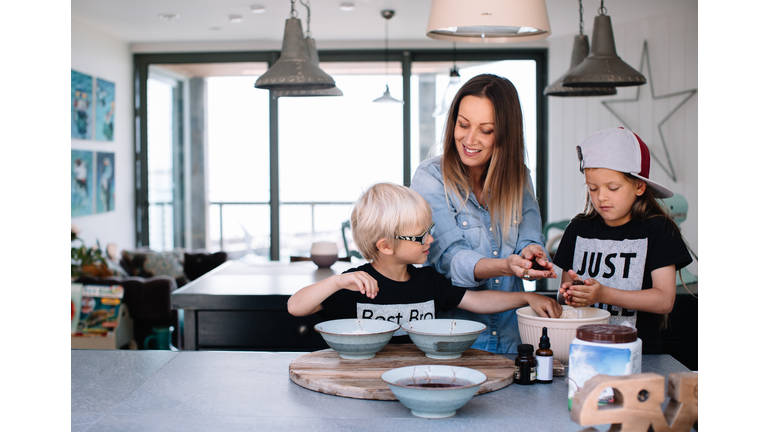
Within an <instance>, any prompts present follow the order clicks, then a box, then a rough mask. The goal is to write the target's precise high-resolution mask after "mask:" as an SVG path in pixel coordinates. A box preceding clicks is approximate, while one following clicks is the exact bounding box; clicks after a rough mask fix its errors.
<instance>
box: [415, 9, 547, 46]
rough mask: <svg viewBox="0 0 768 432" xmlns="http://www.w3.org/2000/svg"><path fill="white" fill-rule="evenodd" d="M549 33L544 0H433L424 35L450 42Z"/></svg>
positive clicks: (521, 38)
mask: <svg viewBox="0 0 768 432" xmlns="http://www.w3.org/2000/svg"><path fill="white" fill-rule="evenodd" d="M550 34H551V31H550V27H549V15H547V5H546V3H545V1H544V0H472V1H467V0H432V8H431V9H430V11H429V21H428V23H427V36H428V37H431V38H432V39H438V40H446V41H453V42H478V43H509V42H525V41H533V40H539V39H544V38H546V37H549V35H550Z"/></svg>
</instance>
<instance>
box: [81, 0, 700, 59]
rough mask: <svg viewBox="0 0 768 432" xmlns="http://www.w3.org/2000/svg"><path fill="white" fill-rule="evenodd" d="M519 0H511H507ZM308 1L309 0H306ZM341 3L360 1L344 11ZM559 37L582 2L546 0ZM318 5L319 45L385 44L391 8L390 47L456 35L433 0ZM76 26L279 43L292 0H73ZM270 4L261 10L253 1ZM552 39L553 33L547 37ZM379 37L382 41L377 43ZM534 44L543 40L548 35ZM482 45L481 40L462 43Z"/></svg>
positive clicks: (137, 35) (667, 9) (622, 1)
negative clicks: (438, 22)
mask: <svg viewBox="0 0 768 432" xmlns="http://www.w3.org/2000/svg"><path fill="white" fill-rule="evenodd" d="M507 1H512V0H507ZM582 2H583V5H584V27H585V32H586V33H587V34H590V33H591V29H592V22H593V20H594V16H595V15H597V9H598V8H599V6H600V0H582ZM305 3H306V2H305ZM342 3H351V4H352V5H354V9H353V10H352V11H343V10H341V8H340V5H341V4H342ZM546 3H547V9H548V13H549V20H550V26H551V28H552V37H557V36H566V35H573V34H577V33H578V31H579V2H578V1H577V0H546ZM691 3H694V4H696V3H697V2H696V0H674V1H670V0H643V1H637V0H608V1H605V2H604V5H605V7H606V9H607V15H609V16H610V17H611V20H612V23H613V24H614V25H616V24H620V23H622V22H626V21H635V20H638V19H643V18H649V17H653V16H660V15H668V14H672V13H677V12H683V11H690V5H691ZM307 4H309V5H310V9H311V19H310V29H309V30H310V31H311V35H312V37H313V38H314V39H315V40H316V41H317V46H318V48H320V49H327V48H328V47H333V46H334V44H335V45H337V46H338V45H339V44H342V45H343V44H358V46H359V44H361V43H362V44H366V43H367V44H368V45H369V46H371V47H378V45H380V44H382V41H383V39H384V26H385V24H384V23H385V20H384V18H382V17H381V11H382V10H385V9H391V10H394V11H395V16H394V17H393V18H392V19H391V20H390V23H389V40H390V47H392V48H397V47H398V46H400V47H409V46H413V45H414V44H415V45H422V46H428V47H430V46H434V47H436V48H448V47H450V46H451V43H450V42H445V41H436V40H433V39H430V38H428V37H426V35H425V33H426V25H427V20H428V17H429V10H430V7H431V0H315V1H314V2H310V3H307ZM71 5H72V18H73V25H76V24H77V21H78V20H79V21H82V22H85V23H87V24H89V25H91V26H93V27H96V28H98V29H100V30H102V31H104V32H106V33H109V34H111V35H114V36H115V37H117V38H119V39H121V40H124V41H126V42H128V43H130V44H132V45H134V46H135V45H136V44H144V45H147V44H173V43H195V42H202V43H212V42H217V43H224V42H226V43H238V42H240V43H242V42H254V41H258V42H260V43H267V44H273V45H274V46H275V47H277V48H279V46H280V41H281V40H282V37H283V30H284V26H285V20H286V19H287V18H289V17H290V13H291V1H290V0H71ZM253 5H261V6H264V11H263V12H262V13H253V12H251V6H253ZM295 8H296V11H297V12H298V17H299V18H300V19H301V21H302V25H303V26H304V29H305V30H306V26H307V9H306V8H305V7H304V6H303V5H302V4H301V2H300V1H298V0H297V1H296V2H295ZM162 14H176V15H178V16H179V18H178V19H172V20H161V19H159V18H158V17H159V16H160V15H162ZM230 15H240V16H241V22H239V23H233V22H230V18H229V17H230ZM543 43H544V44H546V39H544V40H543ZM374 44H375V45H374ZM529 44H538V45H541V44H542V41H537V42H530V43H529ZM460 45H463V46H469V45H472V46H478V45H479V44H469V43H466V44H460Z"/></svg>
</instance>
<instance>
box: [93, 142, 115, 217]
mask: <svg viewBox="0 0 768 432" xmlns="http://www.w3.org/2000/svg"><path fill="white" fill-rule="evenodd" d="M96 184H97V187H96V190H97V192H96V213H104V212H108V211H112V210H114V209H115V154H114V153H102V152H98V153H96Z"/></svg>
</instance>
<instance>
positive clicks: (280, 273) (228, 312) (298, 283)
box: [171, 261, 360, 351]
mask: <svg viewBox="0 0 768 432" xmlns="http://www.w3.org/2000/svg"><path fill="white" fill-rule="evenodd" d="M358 265H360V263H357V264H352V263H349V262H337V263H336V264H334V265H333V266H331V268H323V269H321V268H318V267H317V266H316V265H315V264H314V263H312V262H306V261H305V262H292V263H282V262H266V263H260V264H247V263H244V262H240V261H229V262H227V263H225V264H224V265H222V266H221V267H219V268H217V269H216V270H214V271H212V272H211V273H209V274H207V275H205V276H203V277H201V278H200V279H197V280H195V281H193V282H191V283H189V284H188V285H186V286H184V287H183V288H181V289H178V290H176V291H174V293H173V295H172V296H171V306H172V307H173V308H174V309H181V310H183V311H184V313H183V315H184V320H183V326H182V333H183V335H182V337H183V342H184V343H183V345H182V348H183V349H184V350H232V351H234V350H247V351H316V350H319V349H325V348H328V345H327V344H326V343H325V340H323V338H322V336H320V334H319V333H318V332H317V331H315V328H314V327H315V324H317V323H319V322H320V321H321V318H320V316H318V314H314V315H310V316H307V317H294V316H292V315H291V314H289V313H288V309H287V303H288V299H289V298H290V297H291V296H292V295H293V294H294V293H295V292H296V291H298V290H300V289H301V288H303V287H305V286H307V285H311V284H313V283H315V282H319V281H321V280H323V279H325V278H328V277H330V276H332V275H334V274H339V273H342V272H343V271H344V270H346V269H348V268H350V267H356V266H358Z"/></svg>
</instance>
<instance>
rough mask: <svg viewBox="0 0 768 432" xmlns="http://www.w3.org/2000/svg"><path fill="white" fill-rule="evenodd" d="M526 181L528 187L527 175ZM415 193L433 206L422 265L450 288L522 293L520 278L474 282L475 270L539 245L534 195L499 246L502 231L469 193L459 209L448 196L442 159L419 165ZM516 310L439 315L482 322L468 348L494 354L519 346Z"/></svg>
mask: <svg viewBox="0 0 768 432" xmlns="http://www.w3.org/2000/svg"><path fill="white" fill-rule="evenodd" d="M527 177H528V179H527V182H528V184H529V185H531V184H532V181H531V176H530V171H528V176H527ZM411 189H413V190H415V191H416V192H418V193H419V194H421V196H423V197H424V199H426V200H427V202H429V204H430V206H431V207H432V221H433V222H435V228H434V231H433V234H432V237H434V241H433V243H432V245H431V247H430V249H429V258H428V259H427V262H426V263H425V265H429V266H432V267H435V268H436V269H437V271H438V272H440V273H441V274H443V275H445V276H446V277H448V278H449V279H451V282H452V283H453V285H456V286H460V287H466V288H468V289H473V290H476V291H480V290H496V291H507V292H512V291H524V290H523V283H522V280H521V279H520V278H518V277H511V276H499V277H493V278H490V279H484V280H476V279H475V265H476V264H477V262H478V261H479V260H480V259H482V258H507V257H508V256H509V255H512V254H517V255H519V254H520V253H521V252H522V250H523V249H524V248H525V247H526V246H528V245H529V244H531V243H535V244H539V245H542V249H544V250H546V248H544V246H543V245H544V236H543V235H542V233H541V215H540V214H539V205H538V203H537V202H536V199H535V198H534V196H533V194H532V193H531V192H530V191H529V189H526V192H525V196H524V197H523V217H522V221H521V223H519V224H517V225H515V224H511V225H510V227H509V235H508V237H507V238H506V239H505V240H504V241H503V242H501V244H500V243H499V238H498V237H497V236H496V235H495V234H496V233H501V229H500V226H498V225H497V226H496V227H492V226H491V214H490V213H489V212H488V210H486V209H485V208H483V207H482V206H481V205H480V204H479V203H478V201H477V198H476V197H475V194H474V193H472V192H470V194H469V199H468V200H467V202H466V203H465V204H463V205H462V202H463V199H462V197H460V196H458V195H456V194H455V193H453V192H451V191H448V196H447V198H446V189H445V188H444V185H443V173H442V162H441V157H440V156H437V157H434V158H431V159H428V160H425V161H424V162H422V163H421V165H419V167H418V169H417V170H416V173H415V174H414V176H413V181H412V182H411ZM515 311H516V309H513V310H509V311H506V312H502V313H496V314H476V313H473V312H469V311H465V310H463V309H458V308H457V309H454V310H453V311H451V312H448V313H445V314H442V316H441V317H442V318H452V319H468V320H473V321H478V322H482V323H483V324H485V325H486V327H487V329H486V330H485V331H484V332H482V333H481V334H480V337H478V338H477V341H476V342H475V343H474V345H472V348H475V349H480V350H484V351H489V352H494V353H509V354H514V353H517V345H519V344H521V343H522V342H521V341H520V333H519V331H518V327H517V314H516V312H515Z"/></svg>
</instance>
